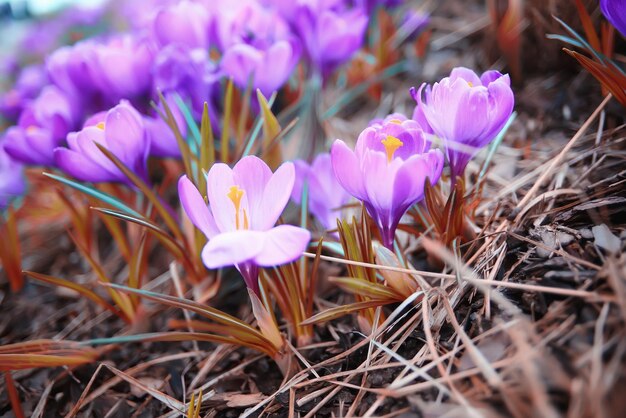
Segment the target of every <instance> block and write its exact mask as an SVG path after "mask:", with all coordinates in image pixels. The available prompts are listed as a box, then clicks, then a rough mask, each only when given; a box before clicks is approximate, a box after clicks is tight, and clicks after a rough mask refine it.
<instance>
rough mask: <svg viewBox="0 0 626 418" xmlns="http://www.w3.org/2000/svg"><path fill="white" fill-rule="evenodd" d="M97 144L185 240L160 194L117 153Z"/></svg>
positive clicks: (179, 237) (171, 228) (177, 235)
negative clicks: (127, 165) (122, 160)
mask: <svg viewBox="0 0 626 418" xmlns="http://www.w3.org/2000/svg"><path fill="white" fill-rule="evenodd" d="M95 144H96V146H97V147H98V149H99V150H100V151H102V153H103V154H104V155H105V156H106V157H107V158H108V159H109V160H111V162H113V164H115V166H116V167H117V168H119V169H120V170H121V171H122V173H124V175H125V176H126V177H127V178H128V179H129V180H130V181H131V182H132V183H133V184H134V185H135V186H136V187H137V188H138V189H139V190H141V192H142V193H143V194H144V196H146V198H147V199H148V200H149V201H150V203H152V204H153V205H154V207H155V209H156V210H157V212H158V213H159V215H161V217H162V218H163V220H164V221H165V223H166V225H167V226H168V228H169V229H170V231H172V233H173V234H174V236H175V237H176V239H178V240H179V241H181V242H182V241H183V234H182V232H181V230H180V227H179V225H178V222H176V220H175V219H174V217H173V216H172V214H171V213H170V211H169V210H168V208H166V207H165V206H164V203H163V202H162V201H161V199H160V198H159V196H157V194H156V193H155V192H154V190H152V189H151V188H150V187H149V186H148V185H147V184H146V183H145V182H144V181H143V180H142V179H141V178H139V176H138V175H137V174H135V172H134V171H132V170H131V169H129V168H128V167H126V165H125V164H124V163H123V162H121V161H120V159H119V158H117V156H116V155H115V154H113V153H112V152H111V151H109V150H108V149H107V148H106V147H105V146H103V145H101V144H98V143H97V142H96V143H95Z"/></svg>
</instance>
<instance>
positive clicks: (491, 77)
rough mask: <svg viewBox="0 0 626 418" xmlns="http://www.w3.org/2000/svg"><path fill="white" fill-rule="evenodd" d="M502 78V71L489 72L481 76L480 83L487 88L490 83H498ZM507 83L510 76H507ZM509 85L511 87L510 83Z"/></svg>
mask: <svg viewBox="0 0 626 418" xmlns="http://www.w3.org/2000/svg"><path fill="white" fill-rule="evenodd" d="M500 77H502V73H501V72H500V71H496V70H489V71H485V72H484V73H483V74H482V75H481V76H480V82H481V83H482V85H483V86H485V87H487V86H489V84H490V83H492V82H494V81H496V80H497V79H499V78H500ZM507 81H508V76H507ZM508 84H509V85H510V83H508Z"/></svg>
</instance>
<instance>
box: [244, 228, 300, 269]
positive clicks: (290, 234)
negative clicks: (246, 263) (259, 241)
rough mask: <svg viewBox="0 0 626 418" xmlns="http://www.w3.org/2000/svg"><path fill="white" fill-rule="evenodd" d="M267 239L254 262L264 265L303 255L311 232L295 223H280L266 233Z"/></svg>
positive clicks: (287, 260)
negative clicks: (294, 224)
mask: <svg viewBox="0 0 626 418" xmlns="http://www.w3.org/2000/svg"><path fill="white" fill-rule="evenodd" d="M264 235H265V241H264V244H263V248H262V249H261V251H260V252H259V253H258V254H257V255H256V256H255V257H254V262H255V263H256V264H257V265H259V266H263V267H271V266H277V265H281V264H285V263H290V262H292V261H294V260H296V259H297V258H299V257H300V256H301V255H302V252H303V251H304V250H305V249H306V247H307V245H308V244H309V241H310V240H311V233H310V232H309V231H307V230H306V229H304V228H298V227H296V226H293V225H279V226H277V227H275V228H272V229H270V230H269V231H266V232H265V233H264Z"/></svg>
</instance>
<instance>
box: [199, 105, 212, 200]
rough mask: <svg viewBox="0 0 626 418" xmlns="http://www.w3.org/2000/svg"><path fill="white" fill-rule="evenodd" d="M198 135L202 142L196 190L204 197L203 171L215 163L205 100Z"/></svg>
mask: <svg viewBox="0 0 626 418" xmlns="http://www.w3.org/2000/svg"><path fill="white" fill-rule="evenodd" d="M200 137H201V138H202V143H201V144H200V164H199V165H198V190H200V193H201V194H202V196H204V197H206V176H205V175H204V173H205V172H208V171H209V168H210V167H211V165H213V163H215V138H214V136H213V127H212V126H211V118H210V116H209V105H208V103H207V102H204V109H203V110H202V122H201V124H200Z"/></svg>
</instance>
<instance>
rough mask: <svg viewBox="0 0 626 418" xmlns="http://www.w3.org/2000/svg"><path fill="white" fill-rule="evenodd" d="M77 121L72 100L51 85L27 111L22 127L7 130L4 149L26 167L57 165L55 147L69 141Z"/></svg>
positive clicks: (21, 122) (24, 112)
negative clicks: (54, 155) (67, 136)
mask: <svg viewBox="0 0 626 418" xmlns="http://www.w3.org/2000/svg"><path fill="white" fill-rule="evenodd" d="M77 119H78V117H77V109H76V106H75V104H74V103H73V102H72V100H71V98H70V97H69V96H67V95H66V94H65V93H63V92H62V91H61V90H59V89H58V88H56V87H54V86H47V87H45V88H44V89H43V90H42V91H41V94H40V95H39V96H38V97H37V98H36V99H35V100H34V101H33V102H31V103H30V104H29V105H28V106H27V107H26V108H25V109H24V111H23V112H22V114H21V115H20V118H19V121H18V125H17V126H13V127H11V128H9V129H8V130H7V132H6V135H5V141H4V149H5V150H6V152H7V153H8V154H9V155H11V156H12V157H13V158H15V159H16V160H17V161H20V162H22V163H24V164H33V165H53V163H54V159H53V156H52V152H53V150H54V148H56V147H58V146H59V145H61V144H62V143H63V142H64V141H65V136H66V135H67V133H68V132H70V131H71V130H72V129H74V127H75V125H76V120H77Z"/></svg>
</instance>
